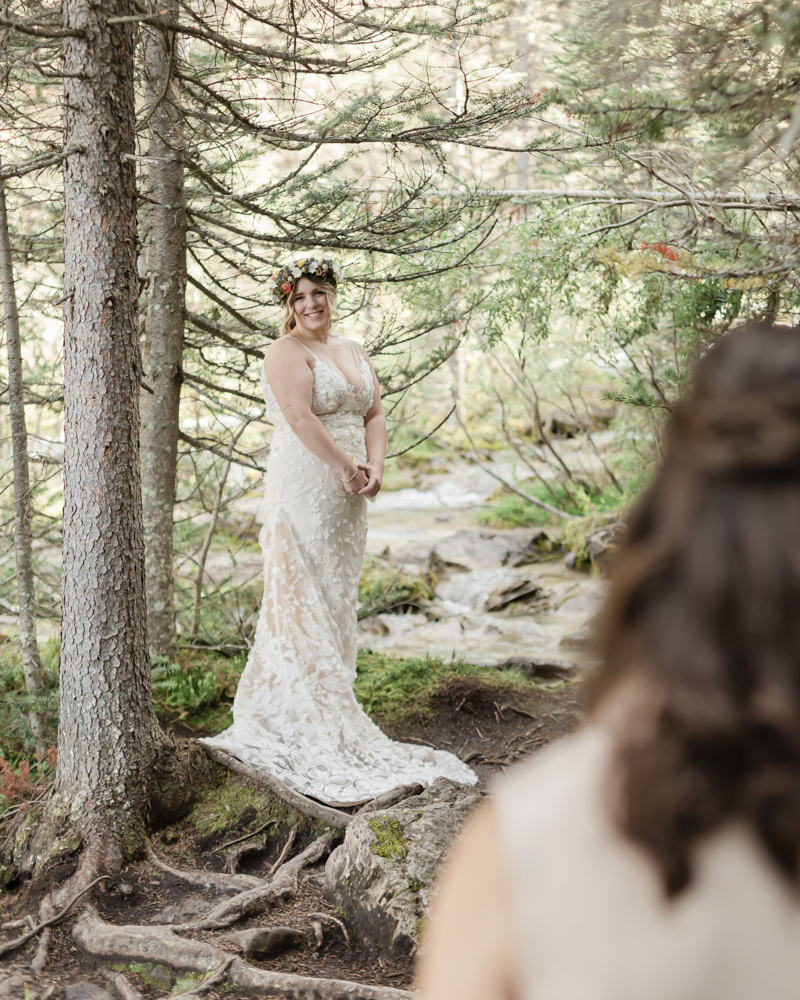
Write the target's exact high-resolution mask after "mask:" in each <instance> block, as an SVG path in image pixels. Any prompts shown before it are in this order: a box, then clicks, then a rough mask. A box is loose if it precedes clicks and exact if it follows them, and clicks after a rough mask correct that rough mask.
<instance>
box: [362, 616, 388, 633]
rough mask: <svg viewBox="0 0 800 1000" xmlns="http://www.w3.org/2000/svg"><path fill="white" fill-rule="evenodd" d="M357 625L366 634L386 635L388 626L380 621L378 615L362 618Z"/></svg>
mask: <svg viewBox="0 0 800 1000" xmlns="http://www.w3.org/2000/svg"><path fill="white" fill-rule="evenodd" d="M358 627H359V628H360V629H361V631H362V632H366V633H367V635H388V634H389V626H388V625H387V624H386V623H385V622H382V621H381V619H380V617H379V616H378V615H370V616H369V618H362V619H361V621H360V622H359V623H358Z"/></svg>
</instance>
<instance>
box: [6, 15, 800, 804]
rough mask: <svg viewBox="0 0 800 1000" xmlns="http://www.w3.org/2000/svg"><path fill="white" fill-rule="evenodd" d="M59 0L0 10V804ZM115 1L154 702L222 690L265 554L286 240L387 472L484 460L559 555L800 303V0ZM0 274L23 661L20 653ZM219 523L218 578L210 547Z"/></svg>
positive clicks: (52, 404)
mask: <svg viewBox="0 0 800 1000" xmlns="http://www.w3.org/2000/svg"><path fill="white" fill-rule="evenodd" d="M137 9H138V8H137ZM59 16H60V15H59V12H58V10H57V8H55V7H50V6H48V5H46V4H38V3H19V4H11V5H7V6H6V7H4V8H3V13H2V16H0V58H2V65H3V75H2V91H1V92H0V130H2V163H0V177H2V178H3V186H4V204H5V209H4V211H2V212H0V223H2V225H0V228H2V229H3V232H0V258H2V259H0V265H3V264H4V261H5V263H6V265H7V266H6V269H5V271H4V272H3V273H4V276H5V284H4V286H3V292H4V306H5V324H4V328H3V329H4V338H5V339H4V344H3V351H2V352H1V353H0V382H2V385H1V386H0V611H2V628H3V636H2V645H0V669H1V670H2V678H1V679H0V680H1V681H2V684H3V685H4V687H5V693H4V699H5V702H4V703H5V707H4V709H3V725H2V730H1V732H0V755H2V757H0V767H2V768H3V769H4V774H5V781H6V788H7V791H8V795H7V801H8V802H11V801H13V795H14V794H16V793H15V792H14V789H17V790H19V789H27V788H29V783H30V781H31V780H34V779H33V778H31V774H32V773H33V774H34V775H35V774H36V773H37V768H38V769H39V771H40V772H41V773H42V774H43V775H46V774H47V769H48V768H49V767H50V766H51V764H52V761H53V759H54V757H53V750H52V748H53V747H54V745H55V726H56V721H55V713H56V706H57V693H58V691H57V689H58V659H59V642H60V628H59V623H60V619H61V544H62V506H63V494H64V484H63V464H64V419H63V406H64V389H63V326H62V322H63V320H62V315H63V310H64V309H65V308H67V307H68V306H69V295H70V291H69V289H65V287H64V281H63V276H64V254H63V183H62V175H61V163H62V161H63V159H64V157H65V155H68V154H69V151H68V150H67V151H65V150H64V149H63V148H62V133H61V114H62V107H63V103H64V93H65V91H64V87H65V82H69V80H68V78H69V72H68V71H67V70H65V68H64V64H63V61H62V59H61V54H60V53H61V45H62V37H61V35H59V28H58V24H59V23H60V22H59ZM136 19H137V24H136V29H135V31H136V36H135V42H136V56H135V58H136V71H137V76H136V101H137V108H136V111H137V134H136V139H135V143H136V145H135V149H136V152H135V153H133V154H126V155H127V156H128V158H129V161H130V162H131V163H133V165H134V166H135V170H136V185H137V191H138V194H139V199H138V210H139V238H140V244H139V246H138V254H139V279H140V299H139V309H140V333H141V343H142V350H143V355H144V371H143V374H142V397H141V405H142V447H143V470H144V507H145V511H144V518H145V539H146V543H147V545H148V559H149V562H148V564H147V573H148V582H147V587H148V601H149V610H148V626H149V629H150V647H151V662H152V664H153V666H154V668H155V670H154V685H155V689H156V698H157V704H158V705H159V706H160V707H161V708H162V709H163V710H165V711H166V710H168V709H169V710H171V711H173V712H177V713H180V712H181V711H183V710H185V709H187V708H191V709H192V710H196V709H197V708H199V707H203V706H207V707H208V708H209V710H212V709H215V707H218V706H219V704H220V698H221V696H222V695H223V694H224V693H225V692H228V694H229V693H230V691H231V690H232V688H233V687H235V679H236V676H237V671H238V670H240V669H241V666H242V663H243V657H244V655H245V654H246V650H247V648H248V643H249V640H250V637H251V635H252V631H253V628H254V625H255V616H256V614H257V609H258V604H259V599H260V589H259V588H260V580H259V578H258V576H253V577H252V578H251V579H242V576H241V574H239V573H237V571H236V566H237V560H239V559H240V558H241V556H242V555H243V554H244V553H247V552H251V551H252V550H253V548H254V547H255V546H256V545H257V540H256V539H257V524H255V521H254V517H253V514H254V509H255V501H256V499H257V496H258V490H259V487H260V481H261V476H262V473H263V469H264V467H265V464H266V457H267V454H268V450H269V441H270V433H271V428H270V426H269V424H267V423H266V421H265V418H264V408H263V402H262V400H261V396H260V365H261V359H262V357H263V353H264V351H265V350H266V348H267V347H268V346H269V343H270V342H271V340H272V339H274V337H275V336H277V329H278V325H279V322H280V315H279V311H278V310H277V309H276V308H275V306H274V305H273V304H272V303H271V301H270V297H269V289H268V283H267V278H268V275H269V274H270V273H271V271H272V270H273V269H274V268H275V267H276V266H278V265H279V264H280V263H282V262H283V261H284V260H285V259H286V258H287V256H289V255H291V254H293V253H295V252H296V251H297V252H300V251H310V252H317V251H319V252H325V253H329V254H333V255H335V256H337V257H338V258H339V259H340V261H341V262H342V264H343V266H344V268H345V271H346V274H347V277H348V281H347V284H346V286H345V287H344V289H343V291H342V295H341V313H342V318H341V321H340V330H341V332H342V333H344V334H345V335H347V336H350V337H353V338H355V339H357V340H359V341H361V342H362V343H364V345H365V346H366V347H367V349H368V350H369V351H370V353H371V354H372V356H373V358H374V360H375V364H376V367H377V370H378V372H379V376H380V379H381V383H382V386H383V389H384V394H385V396H384V402H385V404H386V406H387V410H388V413H389V425H390V449H389V450H390V453H392V454H393V455H394V456H395V457H393V458H392V459H390V462H389V466H388V469H387V476H386V482H385V485H384V489H385V490H388V491H392V490H396V489H402V488H408V487H413V486H417V485H419V484H420V482H421V477H423V476H425V477H431V476H435V475H436V474H437V471H440V470H442V469H446V468H449V467H451V466H452V465H453V464H454V463H455V464H458V463H461V464H464V463H471V464H477V465H480V466H482V467H483V468H485V469H489V470H490V471H491V472H492V474H494V475H496V477H497V482H498V489H497V492H496V494H495V495H494V496H493V497H492V498H491V501H490V505H489V506H488V507H483V508H481V511H480V517H481V518H482V520H483V522H484V523H487V522H488V523H496V524H501V525H505V526H509V525H516V524H526V523H548V524H551V525H552V526H553V534H554V536H558V537H563V538H565V539H566V541H565V543H564V544H565V549H570V550H571V551H574V552H577V553H578V556H579V557H580V555H581V546H582V545H583V544H584V540H585V538H586V537H587V535H589V534H590V533H591V532H592V531H593V530H595V529H596V528H597V526H598V525H602V524H605V523H609V524H610V523H612V522H617V521H619V520H621V519H623V520H624V516H625V509H626V508H627V506H628V505H629V504H630V503H631V502H632V500H633V499H634V498H635V497H636V496H637V495H638V493H639V492H640V491H641V489H642V488H643V487H644V486H645V485H646V483H647V481H648V479H649V477H650V476H651V474H652V472H653V469H654V468H655V467H656V465H657V463H658V460H659V454H660V434H661V428H662V425H663V418H664V415H665V413H666V412H667V411H668V409H669V407H670V405H671V404H672V402H673V401H674V400H675V399H676V398H678V397H679V396H680V395H681V393H682V392H683V391H685V389H686V386H687V384H688V379H689V371H690V366H691V362H692V360H693V358H695V357H696V356H697V354H698V353H699V352H702V350H703V349H704V348H705V347H706V346H707V345H709V344H710V343H712V342H713V341H714V340H715V339H717V338H718V337H720V336H722V335H724V333H725V331H726V330H727V329H729V328H730V326H731V325H732V324H736V323H738V322H740V321H742V320H744V319H746V318H762V319H765V320H769V321H778V322H787V323H792V324H794V323H796V322H797V321H798V313H800V288H799V287H798V282H797V260H796V257H797V253H798V251H797V225H796V212H797V209H798V206H800V199H799V198H798V196H797V195H796V193H795V191H796V172H797V169H798V153H797V150H798V142H797V140H798V136H799V135H800V76H798V73H797V69H798V42H799V41H800V5H798V4H796V3H790V2H779V0H774V2H767V3H756V4H753V3H748V4H744V3H733V4H731V3H729V2H728V3H722V2H716V0H711V2H702V3H701V2H690V0H687V2H677V0H674V2H655V0H638V2H637V0H626V2H623V3H617V2H611V0H568V2H561V3H547V2H540V3H534V2H528V3H524V2H519V3H516V2H515V3H507V2H503V3H491V2H489V3H485V4H483V3H462V2H460V0H453V2H452V3H448V4H438V5H432V4H426V3H422V2H418V3H410V4H403V5H399V4H398V5H396V6H392V5H388V6H387V5H384V6H374V7H373V5H368V4H366V3H364V4H339V3H338V2H332V3H329V4H326V3H316V2H308V3H299V4H298V3H289V4H282V3H275V4H265V3H250V2H247V3H233V2H230V3H225V4H222V3H216V2H213V0H198V2H194V3H182V2H173V0H169V2H165V3H164V4H162V5H158V6H157V8H156V7H153V8H152V10H151V9H150V8H149V7H144V6H143V7H141V10H140V13H139V14H138V15H137V18H136ZM178 19H180V21H181V23H182V24H183V25H184V28H185V30H184V31H183V32H182V33H176V32H175V31H173V30H171V29H170V24H173V23H174V22H176V21H177V20H178ZM65 73H66V75H65ZM77 75H78V76H80V73H78V74H77ZM73 76H75V74H74V73H73ZM6 220H7V221H6ZM6 236H7V238H6V239H5V243H4V237H6ZM4 247H6V248H7V249H3V248H4ZM3 255H5V256H3ZM12 280H13V286H14V288H13V291H14V294H15V297H16V302H17V304H18V314H19V340H20V344H21V357H22V360H23V367H22V377H23V380H24V387H23V390H22V391H23V393H24V418H25V425H26V427H27V465H28V472H29V477H30V501H31V512H30V526H29V528H30V543H31V552H32V577H33V593H32V594H31V595H29V596H30V600H31V607H32V609H33V612H34V614H35V619H36V629H37V633H38V649H39V650H40V653H39V654H36V655H40V657H41V664H40V665H39V664H37V662H36V661H35V657H34V660H33V661H30V658H29V662H28V663H27V668H26V662H25V650H24V649H21V648H20V644H19V642H18V641H17V624H18V615H19V614H20V612H21V611H23V610H24V609H23V608H22V607H21V603H20V602H21V598H20V590H19V574H18V569H17V567H18V561H17V560H18V559H19V541H20V537H19V525H20V524H21V523H22V522H21V521H20V517H21V515H20V511H19V509H18V502H19V497H20V479H19V475H20V461H19V460H20V456H19V453H18V454H17V462H16V464H15V462H14V460H13V459H14V443H15V442H14V434H13V433H12V431H13V427H14V412H15V410H14V398H13V394H14V371H13V369H14V361H13V352H12V354H9V353H8V352H7V351H6V347H7V346H8V345H7V342H8V339H9V332H10V327H9V320H10V315H11V314H10V312H9V308H8V303H9V289H10V285H9V282H10V281H12ZM12 346H13V345H12ZM9 358H10V359H11V360H10V362H9ZM17 413H18V408H17ZM17 444H18V441H17ZM15 477H16V483H17V488H16V489H15ZM23 492H25V491H24V489H23ZM173 494H174V505H173V503H172V497H173ZM165 498H166V499H165ZM15 503H16V504H17V506H16V507H15ZM23 520H24V518H23ZM173 525H174V526H173ZM559 533H560V534H559ZM15 546H16V549H15ZM153 553H156V554H157V555H158V558H156V556H155V555H153ZM215 553H220V554H222V555H224V558H225V559H226V560H228V563H229V565H230V573H229V575H228V577H227V578H226V579H223V580H222V581H220V580H219V578H216V579H212V577H211V576H210V575H209V574H208V573H207V572H206V564H207V561H208V560H209V558H212V559H213V557H214V554H215ZM367 569H368V572H369V578H368V579H365V595H364V599H365V603H368V604H369V607H370V610H372V611H374V610H375V609H376V608H379V607H380V600H381V598H382V597H383V598H385V600H386V601H387V602H390V601H394V602H395V603H396V600H397V580H396V577H395V576H394V574H388V575H387V574H384V575H381V573H380V572H376V570H375V566H374V565H373V564H368V567H367ZM401 582H402V583H403V585H405V586H407V587H409V588H412V589H413V587H414V586H415V583H414V581H410V580H406V581H401ZM154 595H155V596H154ZM23 598H24V594H23ZM171 605H172V606H171ZM173 608H174V613H173ZM23 645H24V644H23ZM31 664H32V666H31ZM26 680H27V682H28V683H27V684H26ZM30 768H33V772H31V770H30ZM20 794H22V793H21V792H20Z"/></svg>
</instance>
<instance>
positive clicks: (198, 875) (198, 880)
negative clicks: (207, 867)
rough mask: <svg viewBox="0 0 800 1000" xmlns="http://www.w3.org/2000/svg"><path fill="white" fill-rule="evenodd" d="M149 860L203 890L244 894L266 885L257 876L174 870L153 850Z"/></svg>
mask: <svg viewBox="0 0 800 1000" xmlns="http://www.w3.org/2000/svg"><path fill="white" fill-rule="evenodd" d="M147 860H148V861H149V862H150V863H151V864H153V865H155V866H156V867H157V868H160V869H161V870H162V871H164V872H168V873H169V874H170V875H174V876H175V877H176V878H179V879H183V881H184V882H188V883H189V884H190V885H197V886H199V887H200V888H201V889H215V890H216V891H217V892H226V891H228V892H244V891H246V890H247V889H253V888H255V887H256V886H263V884H264V882H263V880H262V879H260V878H256V877H255V875H223V874H222V873H220V872H207V871H203V870H202V869H201V868H198V869H195V870H194V871H182V870H181V869H180V868H173V867H172V866H171V865H168V864H167V863H166V861H162V860H161V858H159V857H157V855H156V854H155V853H154V852H153V851H152V850H148V852H147Z"/></svg>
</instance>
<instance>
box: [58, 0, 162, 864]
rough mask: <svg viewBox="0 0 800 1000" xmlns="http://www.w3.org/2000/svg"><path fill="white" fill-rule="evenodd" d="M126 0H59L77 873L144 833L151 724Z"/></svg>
mask: <svg viewBox="0 0 800 1000" xmlns="http://www.w3.org/2000/svg"><path fill="white" fill-rule="evenodd" d="M134 10H135V8H134V5H133V3H132V2H129V0H108V2H107V3H104V4H102V5H100V4H97V3H95V2H94V0H65V2H64V6H63V20H64V24H65V26H67V27H70V28H78V29H81V30H82V31H83V32H84V37H80V38H69V39H67V41H66V43H65V46H64V71H65V74H67V76H66V79H65V87H64V90H65V93H64V105H65V112H64V126H65V127H64V131H65V137H64V138H65V144H68V145H69V144H71V145H80V146H82V147H83V149H84V153H83V155H78V156H72V157H70V158H69V159H68V160H67V161H65V167H64V289H65V293H66V296H67V298H66V302H65V309H64V436H65V453H64V548H63V566H64V568H63V624H62V639H61V689H60V705H59V708H60V718H59V733H58V735H59V755H58V771H57V776H56V797H57V801H59V802H60V803H62V804H63V808H64V809H66V810H68V812H69V819H70V820H71V822H72V824H73V825H74V826H75V827H77V830H78V832H79V834H80V836H81V838H82V840H83V845H84V852H83V855H82V863H81V867H80V868H79V872H78V874H79V875H80V873H81V871H83V872H84V876H85V877H88V873H90V872H93V871H96V870H97V869H106V870H114V869H116V868H118V867H119V866H120V865H121V864H122V862H123V859H124V857H125V855H128V854H130V853H131V852H132V850H135V849H136V848H137V847H138V846H139V844H140V843H141V842H142V840H143V837H144V823H145V812H146V807H147V789H146V786H147V783H148V781H149V780H150V775H151V774H152V771H153V768H154V766H155V763H156V761H157V760H158V758H159V756H160V755H161V753H162V751H163V750H164V749H165V743H166V738H165V737H164V735H163V734H162V732H161V729H160V728H159V725H158V721H157V719H156V716H155V710H154V707H153V700H152V694H151V688H150V672H149V664H148V658H147V650H146V638H145V592H144V539H143V531H142V502H141V482H140V474H139V386H140V382H141V370H142V369H141V359H140V355H139V336H138V317H137V301H138V277H137V268H136V249H137V248H136V240H137V236H136V232H137V231H136V184H135V176H134V165H133V160H132V159H130V156H131V155H132V154H133V153H134V92H133V26H132V24H131V23H130V22H127V23H123V24H113V25H109V24H107V23H106V22H107V19H108V17H109V16H111V17H114V16H116V17H120V16H122V17H124V16H129V15H133V14H134Z"/></svg>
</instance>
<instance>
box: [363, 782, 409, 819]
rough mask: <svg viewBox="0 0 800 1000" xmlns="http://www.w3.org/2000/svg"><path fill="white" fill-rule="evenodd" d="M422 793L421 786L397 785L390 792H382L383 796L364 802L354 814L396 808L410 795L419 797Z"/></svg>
mask: <svg viewBox="0 0 800 1000" xmlns="http://www.w3.org/2000/svg"><path fill="white" fill-rule="evenodd" d="M422 791H423V788H422V785H398V786H397V788H393V789H392V790H391V791H389V792H384V793H383V795H378V796H377V798H374V799H370V800H369V802H365V803H364V805H363V806H361V807H360V808H359V809H357V810H356V813H366V812H372V811H373V810H375V809H388V808H389V807H390V806H396V805H397V803H398V802H402V801H403V799H409V798H411V796H412V795H419V794H420V792H422Z"/></svg>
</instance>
